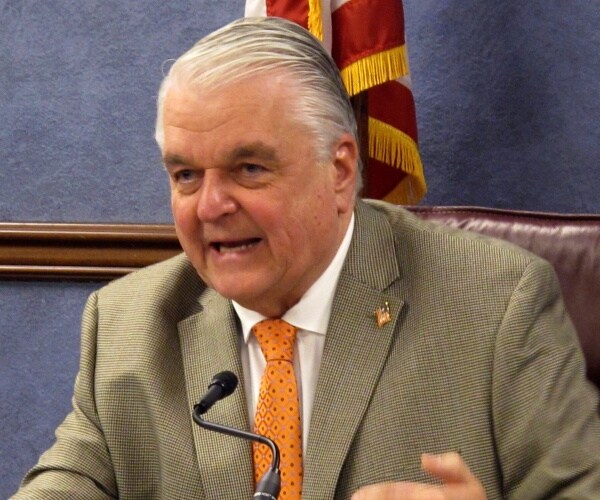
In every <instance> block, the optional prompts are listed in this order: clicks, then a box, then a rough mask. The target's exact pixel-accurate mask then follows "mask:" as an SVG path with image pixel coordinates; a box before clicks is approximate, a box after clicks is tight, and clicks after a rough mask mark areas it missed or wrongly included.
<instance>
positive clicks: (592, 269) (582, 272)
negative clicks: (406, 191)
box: [408, 206, 600, 388]
mask: <svg viewBox="0 0 600 500" xmlns="http://www.w3.org/2000/svg"><path fill="white" fill-rule="evenodd" d="M408 208H409V209H410V210H411V211H412V212H414V213H415V214H417V215H418V216H419V217H421V218H423V219H428V220H432V221H436V222H440V223H443V224H447V225H449V226H452V227H457V228H462V229H466V230H469V231H476V232H478V233H482V234H486V235H489V236H494V237H496V238H502V239H505V240H508V241H510V242H512V243H515V244H516V245H519V246H521V247H523V248H525V249H527V250H529V251H531V252H532V253H535V254H536V255H539V256H540V257H542V258H544V259H546V260H547V261H549V262H550V263H551V264H552V265H553V266H554V269H555V270H556V273H557V275H558V279H559V281H560V285H561V288H562V292H563V295H564V299H565V303H566V306H567V310H568V311H569V314H570V315H571V318H572V319H573V322H574V323H575V327H576V328H577V333H578V335H579V340H580V342H581V347H582V349H583V352H584V354H585V358H586V362H587V374H588V377H589V378H590V380H591V381H592V382H594V383H595V384H596V385H597V386H598V387H599V388H600V215H576V214H572V215H571V214H555V213H543V212H524V211H516V210H501V209H492V208H480V207H444V206H413V207H408Z"/></svg>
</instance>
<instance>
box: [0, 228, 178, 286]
mask: <svg viewBox="0 0 600 500" xmlns="http://www.w3.org/2000/svg"><path fill="white" fill-rule="evenodd" d="M179 252H181V247H180V246H179V242H178V241H177V237H176V236H175V229H174V228H173V226H172V225H167V224H70V223H64V224H47V223H31V222H24V223H18V222H8V223H0V279H53V280H62V279H66V280H111V279H114V278H117V277H119V276H123V275H124V274H127V273H129V272H131V271H135V270H136V269H139V268H141V267H144V266H147V265H150V264H154V263H155V262H159V261H161V260H165V259H168V258H169V257H172V256H173V255H175V254H177V253H179Z"/></svg>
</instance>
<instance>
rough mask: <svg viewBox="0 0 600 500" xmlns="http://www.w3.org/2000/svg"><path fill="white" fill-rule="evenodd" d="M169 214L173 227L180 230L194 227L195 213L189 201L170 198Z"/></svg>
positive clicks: (175, 197)
mask: <svg viewBox="0 0 600 500" xmlns="http://www.w3.org/2000/svg"><path fill="white" fill-rule="evenodd" d="M171 212H172V213H173V220H174V221H175V225H176V226H178V227H179V228H181V229H185V228H186V227H191V226H193V225H194V223H195V222H194V220H195V219H196V212H195V209H194V205H193V204H192V203H191V200H182V199H181V198H179V197H177V196H172V197H171Z"/></svg>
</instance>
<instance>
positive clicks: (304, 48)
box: [155, 17, 361, 187]
mask: <svg viewBox="0 0 600 500" xmlns="http://www.w3.org/2000/svg"><path fill="white" fill-rule="evenodd" d="M266 71H282V72H285V73H287V74H289V75H290V76H291V77H292V78H293V80H294V83H297V88H298V99H297V101H296V102H295V103H294V105H295V108H294V112H295V114H296V116H298V117H299V120H300V121H301V123H303V124H304V125H306V126H307V128H308V129H309V130H310V131H311V133H312V134H313V135H314V140H315V153H316V155H317V158H318V159H319V161H327V160H328V159H329V158H330V157H331V148H332V146H333V144H335V142H336V141H337V139H338V138H339V137H340V135H341V134H343V133H350V134H352V135H353V136H354V138H355V140H356V143H357V144H359V141H358V133H357V125H356V118H355V116H354V112H353V109H352V105H351V103H350V99H349V97H348V94H347V92H346V89H345V87H344V84H343V82H342V79H341V78H340V74H339V71H338V69H337V66H336V64H335V62H334V61H333V59H332V58H331V57H330V55H329V54H328V53H327V51H326V50H325V48H324V47H323V45H322V44H321V42H320V41H319V40H318V39H316V38H315V37H314V36H313V35H311V34H310V33H309V32H308V31H307V30H305V29H304V28H302V27H301V26H299V25H298V24H296V23H293V22H290V21H287V20H284V19H280V18H276V17H261V18H245V19H239V20H237V21H234V22H232V23H230V24H228V25H226V26H224V27H223V28H221V29H219V30H217V31H215V32H213V33H211V34H210V35H208V36H206V37H204V38H202V39H201V40H200V41H198V42H197V43H196V44H195V45H194V46H193V47H192V48H191V49H189V50H188V51H187V52H186V53H185V54H183V55H182V56H181V57H179V59H177V60H176V61H175V62H174V63H173V65H172V66H171V68H170V70H169V72H168V73H167V75H166V76H165V78H164V80H163V82H162V84H161V86H160V90H159V94H158V113H157V119H156V134H155V138H156V141H157V143H158V145H159V147H160V148H161V149H162V148H163V146H164V130H163V111H164V110H163V108H164V100H165V95H166V94H167V91H168V89H169V87H170V85H171V84H173V82H174V81H177V82H181V83H184V84H191V85H194V86H197V85H202V86H206V87H210V88H211V89H215V88H218V87H219V86H224V85H227V84H231V83H234V82H237V81H240V80H243V79H246V78H249V77H251V76H252V75H255V74H257V73H262V74H264V73H265V72H266ZM358 167H359V169H360V168H361V165H360V160H359V165H358ZM360 179H361V175H360V174H359V175H357V184H360ZM357 187H360V186H357Z"/></svg>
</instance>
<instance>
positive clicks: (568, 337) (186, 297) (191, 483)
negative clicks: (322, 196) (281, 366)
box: [16, 202, 600, 500]
mask: <svg viewBox="0 0 600 500" xmlns="http://www.w3.org/2000/svg"><path fill="white" fill-rule="evenodd" d="M373 207H374V208H375V209H374V208H373ZM356 216H357V219H356V226H355V234H354V237H353V240H352V244H351V247H350V250H349V253H348V257H347V260H346V263H345V265H344V268H343V270H342V273H341V277H340V281H339V285H338V288H337V292H336V296H335V300H334V304H333V310H332V314H331V320H330V325H329V329H328V331H327V336H326V342H325V348H324V353H323V362H322V366H321V369H320V373H319V381H318V387H317V391H316V398H315V401H314V409H313V415H312V420H311V426H310V432H309V437H308V448H307V450H306V453H305V482H304V496H303V497H304V498H306V499H330V498H336V499H337V498H340V499H342V498H349V496H350V495H351V493H352V492H353V491H355V490H356V489H358V488H359V487H360V486H363V485H366V484H371V483H376V482H382V481H401V480H416V481H428V480H429V481H430V479H429V478H427V477H426V476H425V475H424V474H423V473H422V472H421V470H420V465H419V456H420V454H421V453H423V452H444V451H451V450H454V451H460V453H461V454H462V456H463V457H464V458H465V460H466V461H467V463H468V465H469V466H470V467H471V469H472V470H473V472H474V473H475V474H476V475H477V477H478V478H479V479H480V480H481V481H482V482H483V484H484V486H485V488H486V491H487V494H488V496H489V498H492V499H493V498H503V497H505V498H520V499H535V498H590V499H591V498H596V499H598V498H600V423H599V419H598V415H597V413H596V412H597V408H598V399H597V393H596V391H595V389H594V388H593V387H592V386H591V384H589V383H588V382H586V380H585V376H584V367H583V360H582V355H581V352H580V350H579V347H578V345H577V342H576V339H575V338H576V337H575V333H574V331H573V327H572V325H571V322H570V320H569V318H568V317H567V315H566V313H565V309H564V306H563V303H562V300H561V297H560V292H559V286H558V284H557V280H556V278H555V275H554V273H553V271H552V269H551V267H550V265H549V264H547V263H545V262H543V261H541V260H539V259H538V258H536V257H534V256H532V255H530V254H528V253H525V252H524V251H521V250H518V249H516V248H514V247H512V246H510V245H508V244H506V243H503V242H499V241H495V240H490V239H487V238H483V237H480V236H477V235H473V234H468V233H464V232H460V231H456V230H451V229H448V228H445V227H439V226H434V225H432V224H430V223H426V222H423V221H421V220H419V219H417V218H415V217H414V216H413V215H411V214H409V213H407V212H406V211H404V210H402V209H401V208H398V207H394V206H391V205H386V204H383V203H372V204H371V207H369V206H368V205H367V204H365V203H363V202H359V203H358V206H357V210H356ZM386 302H387V303H388V304H389V308H390V311H391V316H392V321H391V322H389V323H388V324H386V325H384V326H381V327H378V326H377V324H376V321H375V316H374V310H375V309H376V308H377V307H379V306H382V305H383V304H385V303H386ZM240 338H241V336H240V334H239V333H238V324H237V320H236V315H235V313H234V310H233V308H232V306H231V303H230V302H229V301H228V300H226V299H224V298H223V297H221V296H219V295H218V294H217V293H215V292H214V291H213V290H210V289H208V288H206V286H205V285H204V284H203V283H202V282H201V280H200V279H199V278H198V276H197V275H196V273H195V271H194V270H193V268H192V267H191V265H190V263H189V262H188V260H187V259H186V258H185V256H178V257H176V258H174V259H171V260H169V261H167V262H164V263H160V264H158V265H155V266H152V267H150V268H147V269H144V270H142V271H139V272H137V273H134V274H132V275H130V276H127V277H125V278H123V279H120V280H118V281H115V282H113V283H111V284H109V285H108V286H106V287H105V288H103V289H102V290H100V291H99V292H97V293H95V294H94V295H92V296H91V297H90V299H89V302H88V304H87V306H86V309H85V313H84V319H83V336H82V353H81V367H80V373H79V376H78V379H77V383H76V388H75V395H74V410H73V412H72V413H71V414H70V415H69V416H68V417H67V418H66V420H65V422H64V423H63V424H62V425H61V426H60V427H59V429H58V430H57V442H56V444H55V445H54V446H53V447H52V448H51V449H50V450H49V451H48V452H46V453H45V454H44V455H43V456H42V458H41V459H40V462H39V464H38V465H37V466H36V467H35V468H34V469H33V470H32V471H31V472H30V473H29V475H28V476H27V478H26V484H27V486H26V487H25V488H24V489H23V490H22V492H21V493H20V494H19V495H17V496H16V498H30V499H32V498H43V499H49V498H57V499H58V498H60V499H64V498H85V499H93V498H114V497H119V498H123V499H145V500H148V499H153V498H164V499H171V500H173V499H202V498H207V499H231V500H240V499H245V498H247V499H249V498H251V496H252V493H253V484H252V457H251V451H250V445H249V444H248V443H247V442H245V441H243V440H240V439H236V438H233V437H230V436H223V435H219V434H215V433H212V432H209V431H207V430H204V429H201V428H199V427H198V426H197V425H195V424H194V423H193V421H192V419H191V412H192V407H193V405H194V404H195V403H196V402H197V401H198V399H199V398H200V397H201V395H202V394H203V393H204V392H205V390H206V388H207V385H208V383H209V382H210V380H211V378H212V377H213V375H214V374H215V373H217V372H219V371H222V370H232V371H234V372H235V373H237V374H238V376H239V377H240V379H242V377H243V374H242V367H241V361H240V354H239V352H240V347H239V345H240ZM243 387H244V384H243V383H241V384H240V385H239V387H238V389H237V390H236V392H235V393H234V394H233V395H232V396H230V397H228V398H226V399H225V400H223V401H221V402H219V403H218V404H217V405H215V406H214V407H213V409H211V410H210V411H209V413H208V414H207V419H210V420H212V421H215V422H219V423H222V424H225V425H230V426H235V427H240V428H243V429H249V428H250V424H249V421H248V415H247V405H246V397H245V394H244V390H243Z"/></svg>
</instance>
